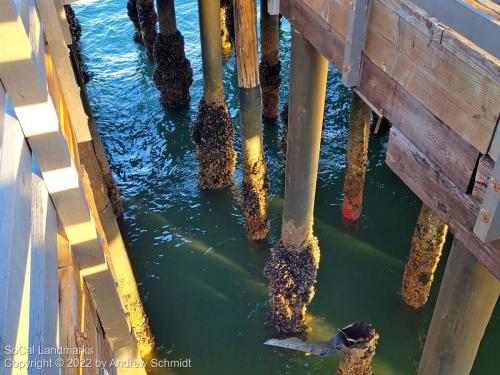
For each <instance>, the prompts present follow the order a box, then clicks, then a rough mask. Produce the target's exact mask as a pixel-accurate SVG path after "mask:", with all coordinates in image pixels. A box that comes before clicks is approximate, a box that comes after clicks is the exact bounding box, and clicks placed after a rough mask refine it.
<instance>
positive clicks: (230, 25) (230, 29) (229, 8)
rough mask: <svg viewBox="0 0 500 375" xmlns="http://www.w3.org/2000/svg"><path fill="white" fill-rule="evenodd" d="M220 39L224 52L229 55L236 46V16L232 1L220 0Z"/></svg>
mask: <svg viewBox="0 0 500 375" xmlns="http://www.w3.org/2000/svg"><path fill="white" fill-rule="evenodd" d="M220 37H221V44H222V52H223V53H224V54H227V53H229V52H230V51H231V48H232V46H233V44H234V16H233V2H232V0H220Z"/></svg>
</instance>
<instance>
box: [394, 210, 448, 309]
mask: <svg viewBox="0 0 500 375" xmlns="http://www.w3.org/2000/svg"><path fill="white" fill-rule="evenodd" d="M447 232H448V226H447V225H446V224H445V223H443V222H442V221H441V220H440V219H439V218H438V217H437V216H436V215H435V214H434V213H433V212H432V210H431V209H430V208H429V207H428V206H426V205H425V204H423V205H422V208H421V210H420V215H419V216H418V220H417V225H416V227H415V232H414V233H413V238H412V241H411V248H410V257H409V259H408V263H406V266H405V271H404V276H403V285H402V288H401V298H402V300H403V301H404V302H405V303H406V304H407V305H409V306H411V307H413V308H415V309H418V308H420V307H422V306H424V305H425V303H426V302H427V299H428V298H429V293H430V290H431V286H432V282H433V281H434V271H435V270H436V267H437V265H438V263H439V258H440V257H441V250H442V249H443V245H444V243H445V241H446V233H447Z"/></svg>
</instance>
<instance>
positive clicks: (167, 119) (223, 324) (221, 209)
mask: <svg viewBox="0 0 500 375" xmlns="http://www.w3.org/2000/svg"><path fill="white" fill-rule="evenodd" d="M125 3H126V2H125V1H112V0H103V1H99V2H97V1H94V2H90V3H88V4H82V5H75V6H74V8H75V11H76V12H77V16H78V17H79V19H80V21H81V23H82V26H83V37H82V43H83V53H84V57H85V62H86V66H87V67H88V70H89V72H90V73H91V75H92V80H91V81H90V82H89V83H88V86H87V87H88V91H89V97H90V100H91V105H92V109H93V111H94V114H95V118H96V122H97V126H98V128H99V131H100V133H101V136H102V139H103V142H104V145H105V148H106V151H107V154H108V157H109V159H110V164H111V167H112V170H113V173H114V176H115V178H116V181H117V183H118V186H119V188H120V191H121V194H122V199H123V203H124V206H125V216H124V218H123V220H121V222H120V226H121V229H122V233H123V236H124V239H125V241H126V244H127V247H128V250H129V254H130V258H131V261H132V263H133V267H134V271H135V274H136V277H137V280H138V282H139V288H140V292H141V295H142V297H143V301H144V304H145V307H146V310H147V313H148V316H149V319H150V323H151V327H152V329H153V333H154V335H155V336H156V342H157V344H158V348H157V353H156V354H157V356H158V357H159V358H162V357H167V358H168V359H184V358H190V359H191V363H192V368H190V369H171V370H169V371H167V370H162V371H160V370H158V369H157V370H156V371H154V372H157V373H162V374H178V373H189V374H211V373H217V374H233V373H235V372H237V373H238V374H256V373H261V374H309V373H311V374H313V373H314V374H316V373H326V372H328V373H332V372H333V371H334V369H335V368H336V364H337V361H338V357H337V356H333V357H328V358H316V357H312V356H304V355H302V354H300V353H292V352H287V351H283V350H279V349H273V348H269V347H266V346H264V345H262V343H263V342H264V341H265V340H266V339H267V338H269V336H270V334H271V333H270V331H269V330H268V329H267V327H266V326H265V324H264V322H265V317H266V313H267V307H268V306H267V281H266V280H265V279H264V277H263V276H262V269H263V267H264V264H265V262H266V259H267V256H268V253H269V248H270V246H272V244H274V243H276V241H277V240H278V238H279V228H280V225H281V214H282V210H283V181H284V179H283V174H284V171H283V163H282V157H281V154H280V152H279V147H278V140H279V137H280V135H281V123H280V120H278V121H277V122H276V123H272V122H267V121H266V123H265V128H264V138H265V152H266V158H267V161H268V173H269V178H270V180H271V184H272V185H271V191H270V198H271V199H270V213H269V217H270V220H271V223H272V229H271V232H270V236H269V239H268V241H267V242H263V243H259V244H251V243H249V242H248V241H247V240H246V235H245V228H244V219H243V217H242V213H241V210H240V208H239V206H238V203H237V196H238V194H239V186H240V183H241V166H240V162H241V160H240V155H241V150H240V148H241V143H240V138H239V124H238V115H239V112H238V90H237V81H236V72H235V66H234V58H233V56H232V54H231V55H229V56H226V57H225V58H224V81H225V90H226V98H227V101H228V106H229V110H230V113H231V116H232V117H233V119H234V121H235V127H236V133H235V147H236V149H237V151H238V157H239V160H238V167H237V168H238V169H237V172H236V174H235V185H234V186H233V187H232V188H231V189H228V190H226V191H223V192H220V193H209V192H202V191H200V190H199V189H198V187H197V185H196V162H195V159H194V146H193V144H192V143H191V140H190V137H189V126H190V125H191V123H192V122H193V120H194V118H195V116H196V110H197V105H198V102H199V100H200V98H201V95H202V73H201V51H200V47H199V29H198V15H197V2H196V1H194V0H179V1H176V11H177V18H178V27H179V28H180V30H181V32H182V33H183V35H184V38H185V43H186V54H187V57H188V58H189V59H190V61H191V64H192V67H193V72H194V83H193V86H192V89H191V96H192V100H191V103H190V106H189V107H188V108H187V109H186V110H184V111H181V112H173V111H164V110H163V108H162V107H161V106H160V104H159V102H158V98H159V94H158V92H157V90H156V89H155V87H154V84H153V82H152V79H151V76H152V72H153V65H152V64H150V63H149V62H148V61H147V59H146V55H145V53H144V51H143V50H142V48H140V47H139V46H137V45H136V44H134V42H133V41H132V35H133V27H132V24H131V23H130V21H129V20H128V18H127V15H126V7H125ZM280 48H281V56H282V68H283V69H282V95H281V103H280V104H281V107H282V106H283V104H284V103H285V102H286V100H287V96H288V95H287V92H288V71H289V56H290V26H289V24H288V23H287V22H286V20H284V19H283V20H282V24H281V47H280ZM349 95H350V92H349V90H347V89H345V88H344V87H343V86H341V85H340V80H339V76H338V74H337V73H336V72H335V71H333V69H331V70H330V72H329V80H328V92H327V101H326V108H325V124H324V131H323V144H322V149H321V160H320V168H319V177H318V186H317V195H316V209H315V233H316V235H317V237H318V238H319V243H320V247H321V263H320V269H319V273H318V284H317V291H316V297H315V299H314V301H313V303H312V304H311V306H310V309H309V314H308V319H310V325H311V327H312V331H311V333H310V338H311V339H318V340H319V339H326V338H328V337H329V336H331V335H332V334H333V333H335V332H336V330H337V329H338V328H339V327H343V326H345V325H346V324H348V323H350V322H352V321H354V320H366V321H369V322H372V323H373V324H374V325H375V327H376V328H377V330H378V331H379V333H380V336H381V338H380V344H379V348H378V350H377V356H376V357H375V361H374V365H373V367H374V373H375V374H377V375H379V374H382V375H389V374H398V375H402V374H413V373H415V370H416V366H417V364H418V360H419V356H420V351H421V348H422V345H423V342H424V339H425V334H426V329H427V326H428V324H429V321H430V317H431V313H432V308H433V305H434V303H435V298H436V289H437V288H436V287H434V288H433V292H432V295H431V298H430V301H429V303H428V305H427V306H426V307H425V308H424V309H423V310H421V311H411V310H410V309H408V308H406V307H405V306H404V305H403V304H402V303H401V302H400V299H399V294H398V293H399V287H400V282H401V277H402V272H403V267H404V262H405V261H406V258H407V255H408V248H409V243H410V239H411V235H412V232H413V229H414V224H415V222H416V218H417V214H418V211H419V209H420V202H419V200H418V199H417V198H416V197H415V196H414V195H413V193H412V192H411V191H409V190H408V189H407V188H406V187H405V186H404V185H403V184H402V183H401V181H400V180H399V179H398V178H397V177H396V176H395V175H394V174H393V173H392V172H391V171H390V170H389V169H388V168H387V166H386V165H385V163H384V158H385V151H386V143H387V134H381V135H379V136H373V135H372V136H371V139H370V142H371V144H370V152H369V162H368V173H367V180H366V190H365V203H364V213H363V216H362V218H361V221H360V222H359V223H358V224H356V225H355V226H345V225H344V223H343V222H342V219H341V215H340V204H341V199H342V184H343V173H344V159H345V146H346V134H347V133H346V132H347V130H346V126H347V122H348V119H349V109H350V96H349ZM449 243H450V241H448V244H449ZM447 252H448V248H447V249H446V250H445V256H444V259H443V261H442V262H441V264H440V266H439V269H438V276H437V280H436V286H437V285H438V283H439V281H440V277H441V273H442V270H443V265H444V263H445V262H444V261H445V260H446V259H445V258H446V254H447ZM499 320H500V314H499V312H498V309H497V311H496V312H495V314H494V316H493V319H492V322H491V324H490V326H489V328H488V333H487V335H486V336H485V338H484V340H483V344H482V346H481V349H480V350H479V354H478V358H477V361H476V365H475V367H474V369H473V373H474V374H490V373H493V369H496V358H495V355H494V353H496V351H497V350H496V348H498V347H499V346H500V337H499V335H498V327H500V321H499ZM495 331H496V332H497V334H496V335H495V334H494V332H495Z"/></svg>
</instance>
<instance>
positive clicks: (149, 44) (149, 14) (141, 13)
mask: <svg viewBox="0 0 500 375" xmlns="http://www.w3.org/2000/svg"><path fill="white" fill-rule="evenodd" d="M136 8H137V17H138V19H139V24H140V30H141V37H142V42H143V44H144V47H145V48H146V54H147V55H148V58H149V59H150V60H153V46H154V44H155V40H156V21H157V19H158V17H157V15H156V11H155V7H154V1H153V0H137V2H136Z"/></svg>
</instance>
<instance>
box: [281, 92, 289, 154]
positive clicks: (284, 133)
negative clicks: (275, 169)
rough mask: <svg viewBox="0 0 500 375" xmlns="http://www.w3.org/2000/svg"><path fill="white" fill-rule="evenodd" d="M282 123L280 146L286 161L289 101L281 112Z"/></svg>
mask: <svg viewBox="0 0 500 375" xmlns="http://www.w3.org/2000/svg"><path fill="white" fill-rule="evenodd" d="M280 117H281V125H282V126H283V127H282V129H281V137H280V140H279V146H280V150H281V154H282V155H283V161H284V162H285V163H286V138H287V136H288V101H287V102H286V103H285V105H284V106H283V110H282V111H281V113H280Z"/></svg>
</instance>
